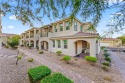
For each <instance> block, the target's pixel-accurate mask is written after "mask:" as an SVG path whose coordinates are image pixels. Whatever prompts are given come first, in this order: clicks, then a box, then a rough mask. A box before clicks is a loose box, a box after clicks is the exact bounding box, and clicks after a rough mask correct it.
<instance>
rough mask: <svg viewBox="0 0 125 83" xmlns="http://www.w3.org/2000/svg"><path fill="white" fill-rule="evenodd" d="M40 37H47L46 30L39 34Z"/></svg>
mask: <svg viewBox="0 0 125 83" xmlns="http://www.w3.org/2000/svg"><path fill="white" fill-rule="evenodd" d="M40 37H48V32H43V33H42V34H40Z"/></svg>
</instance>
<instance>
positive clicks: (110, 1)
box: [108, 0, 123, 5]
mask: <svg viewBox="0 0 125 83" xmlns="http://www.w3.org/2000/svg"><path fill="white" fill-rule="evenodd" d="M122 1H123V0H109V1H108V3H109V5H112V4H115V3H119V2H122Z"/></svg>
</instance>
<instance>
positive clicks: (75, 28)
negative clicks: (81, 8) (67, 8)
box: [74, 22, 77, 31]
mask: <svg viewBox="0 0 125 83" xmlns="http://www.w3.org/2000/svg"><path fill="white" fill-rule="evenodd" d="M74 31H77V22H74Z"/></svg>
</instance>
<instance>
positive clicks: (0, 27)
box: [0, 8, 2, 49]
mask: <svg viewBox="0 0 125 83" xmlns="http://www.w3.org/2000/svg"><path fill="white" fill-rule="evenodd" d="M1 14H2V10H1V8H0V49H1V48H2V16H1Z"/></svg>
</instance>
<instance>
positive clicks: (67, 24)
mask: <svg viewBox="0 0 125 83" xmlns="http://www.w3.org/2000/svg"><path fill="white" fill-rule="evenodd" d="M69 29H70V28H69V22H68V21H67V22H66V30H69Z"/></svg>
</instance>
